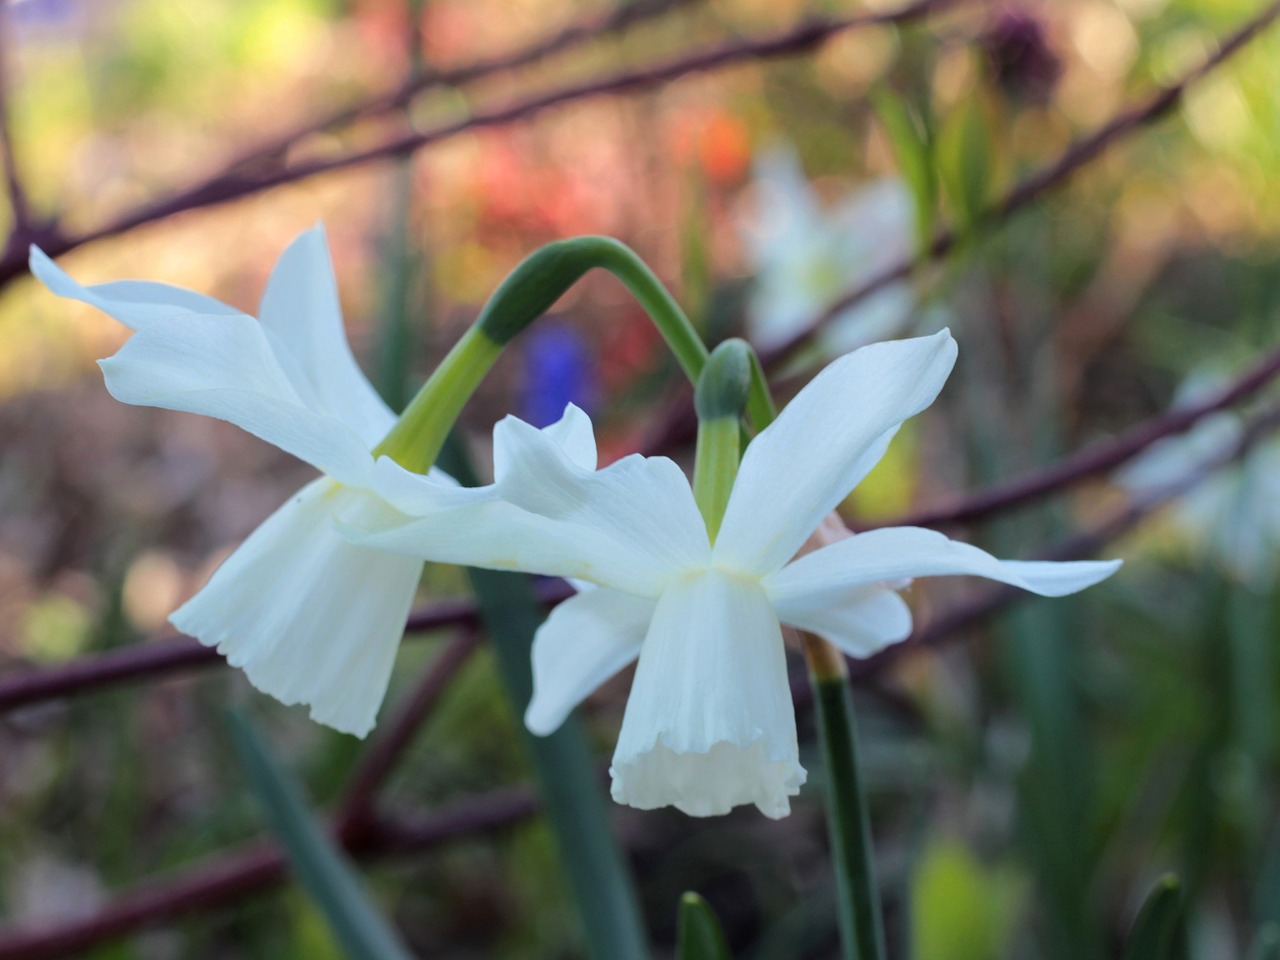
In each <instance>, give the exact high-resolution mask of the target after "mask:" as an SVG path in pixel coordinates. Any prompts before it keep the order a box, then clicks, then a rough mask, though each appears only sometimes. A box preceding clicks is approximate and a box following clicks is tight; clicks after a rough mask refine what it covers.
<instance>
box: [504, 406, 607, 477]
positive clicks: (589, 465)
mask: <svg viewBox="0 0 1280 960" xmlns="http://www.w3.org/2000/svg"><path fill="white" fill-rule="evenodd" d="M542 433H543V435H544V436H545V437H546V438H547V439H549V440H550V441H551V442H552V443H554V444H555V445H556V446H558V447H559V448H560V449H561V451H563V453H564V455H565V456H566V457H568V458H569V461H570V462H571V463H573V464H575V465H577V466H579V467H581V468H582V469H583V470H594V469H595V468H596V463H597V456H598V455H597V453H596V434H595V429H594V428H593V427H592V426H591V418H590V417H589V416H587V414H586V413H585V412H584V411H583V410H582V408H581V407H578V406H577V405H575V404H572V403H571V404H569V405H567V406H566V407H565V408H564V415H563V416H561V417H560V419H559V420H557V421H556V422H555V423H553V424H551V425H550V426H546V427H543V428H542ZM512 438H513V434H512V431H511V430H509V429H507V428H501V429H498V428H495V429H494V431H493V476H494V479H495V480H496V481H497V482H498V483H501V482H502V481H503V479H505V478H506V477H507V475H508V474H509V473H510V470H511V467H512V465H513V463H514V464H518V463H519V456H520V453H519V444H516V445H515V447H514V449H513V446H512V443H511V440H512Z"/></svg>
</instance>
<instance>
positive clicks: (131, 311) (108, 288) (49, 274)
mask: <svg viewBox="0 0 1280 960" xmlns="http://www.w3.org/2000/svg"><path fill="white" fill-rule="evenodd" d="M29 263H30V266H31V273H32V275H33V276H34V277H35V278H36V279H37V280H39V281H40V282H41V283H43V284H44V285H45V286H46V287H48V288H49V290H50V291H51V292H53V293H56V294H57V295H58V296H60V297H66V298H68V299H70V300H79V301H80V302H82V303H87V304H89V305H90V306H93V307H97V308H98V309H99V310H101V311H102V312H103V313H105V314H107V315H108V316H111V317H114V318H115V319H116V320H118V321H119V322H120V323H123V324H124V325H125V326H126V327H129V328H130V329H131V330H138V329H141V328H142V327H143V326H145V325H146V324H147V323H149V322H150V321H152V320H160V319H163V318H165V317H173V316H177V315H179V314H185V313H201V314H211V315H217V314H222V315H230V314H235V313H238V312H239V311H237V310H236V309H234V308H233V307H229V306H227V305H226V304H225V303H223V302H222V301H220V300H215V299H213V297H206V296H204V295H203V294H200V293H194V292H193V291H191V290H184V289H182V288H181V287H173V286H170V285H169V284H167V283H149V282H146V281H143V280H117V281H114V282H112V283H99V284H96V285H94V286H89V287H86V286H84V285H83V284H80V283H77V282H76V281H75V280H72V279H71V277H70V276H68V275H67V274H66V272H64V271H63V270H62V268H61V267H59V266H58V265H57V264H56V263H54V262H53V261H52V260H51V259H49V257H48V256H47V255H46V254H45V252H44V251H43V250H41V249H40V248H39V247H36V246H34V245H33V246H32V247H31V255H30V258H29Z"/></svg>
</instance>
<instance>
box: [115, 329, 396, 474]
mask: <svg viewBox="0 0 1280 960" xmlns="http://www.w3.org/2000/svg"><path fill="white" fill-rule="evenodd" d="M99 365H100V366H101V367H102V372H103V374H104V376H105V377H106V382H107V389H108V390H109V391H110V392H111V395H112V396H113V397H115V398H116V399H117V400H120V401H122V402H124V403H133V404H139V405H142V406H148V407H164V408H165V409H168V410H185V411H187V412H189V413H200V414H204V415H205V416H209V417H217V418H218V419H219V420H228V421H230V422H231V423H234V424H236V425H237V426H239V427H241V428H242V429H244V430H247V431H249V432H250V433H252V434H253V435H254V436H257V437H261V438H262V439H263V440H266V441H267V442H268V443H273V444H275V445H276V446H278V447H280V448H281V449H282V450H285V451H287V452H289V453H291V454H293V455H294V456H295V457H299V458H301V459H303V460H305V461H307V462H308V463H310V464H312V465H313V466H315V467H317V468H318V469H320V470H323V471H324V472H325V473H328V474H330V475H331V476H333V477H336V478H337V479H339V480H342V481H343V482H346V483H351V484H353V485H356V486H361V485H363V484H365V483H366V482H367V481H368V475H369V472H370V470H371V469H372V466H373V457H372V456H371V455H370V453H369V448H368V446H367V445H366V444H365V443H364V441H363V440H362V439H361V438H360V437H359V436H358V435H357V434H356V433H355V431H353V430H352V429H351V428H350V427H349V426H347V425H346V424H345V423H343V422H341V421H339V420H335V419H333V418H332V417H327V416H324V415H322V414H320V413H317V412H315V411H313V410H311V409H310V408H309V407H307V406H306V404H305V403H303V401H302V399H301V398H300V397H299V396H298V394H297V393H296V391H295V390H294V389H293V387H292V385H291V384H290V382H289V380H288V378H287V377H286V376H285V374H284V371H283V370H281V369H280V365H279V364H278V363H277V362H276V358H275V355H274V354H273V353H272V352H271V349H270V347H269V346H268V344H267V340H266V336H265V334H264V333H263V331H262V328H261V326H259V324H258V322H257V321H256V320H254V319H253V318H252V317H248V316H245V315H244V314H236V315H227V316H214V317H210V316H203V315H197V314H188V315H186V316H182V317H169V318H165V319H159V320H153V321H151V322H149V323H148V324H147V325H146V326H145V327H144V328H143V329H141V330H139V331H138V332H137V333H136V334H134V335H133V336H132V337H130V338H129V340H128V341H127V342H126V343H125V345H124V346H123V347H121V348H120V350H119V351H118V352H117V353H116V355H115V356H113V357H110V358H108V359H106V360H103V361H101V362H100V364H99Z"/></svg>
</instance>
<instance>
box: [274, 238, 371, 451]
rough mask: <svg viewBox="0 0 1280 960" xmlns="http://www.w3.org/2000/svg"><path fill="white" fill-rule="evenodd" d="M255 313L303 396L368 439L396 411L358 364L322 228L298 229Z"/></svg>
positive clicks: (278, 356) (366, 442) (369, 440)
mask: <svg viewBox="0 0 1280 960" xmlns="http://www.w3.org/2000/svg"><path fill="white" fill-rule="evenodd" d="M258 319H259V320H260V321H261V323H262V326H263V329H264V330H266V332H267V337H268V339H269V341H270V343H271V347H272V350H273V351H274V352H275V355H276V359H277V360H278V361H279V362H280V367H281V369H283V370H284V372H285V374H286V375H287V376H288V378H289V382H290V383H292V384H293V387H294V389H295V390H296V391H297V392H298V396H300V397H301V398H302V401H303V403H305V404H306V405H307V406H309V407H311V409H313V410H315V411H316V412H317V413H323V414H325V415H327V416H330V417H333V418H334V419H335V420H341V421H342V422H344V423H346V424H347V425H348V426H350V427H351V428H352V429H353V430H355V432H356V433H357V434H359V436H360V437H361V439H362V440H364V442H365V444H366V445H368V446H370V447H372V446H374V445H375V444H376V443H377V442H378V441H379V440H381V439H382V438H383V437H384V436H385V435H386V433H387V431H388V430H390V429H391V425H392V424H393V423H394V422H395V414H393V413H392V412H391V410H390V409H389V408H388V407H387V405H386V404H385V403H383V402H382V399H381V398H380V397H379V396H378V394H377V392H376V391H375V390H374V389H373V386H372V384H370V383H369V381H368V379H366V378H365V375H364V374H363V373H361V372H360V367H359V365H358V364H357V363H356V358H355V357H354V356H353V355H352V353H351V347H350V346H349V345H348V343H347V334H346V330H345V329H344V327H343V323H342V307H341V305H340V303H339V301H338V285H337V281H336V280H335V279H334V276H333V264H332V263H331V261H330V259H329V247H328V244H327V242H326V240H325V233H324V228H323V227H322V226H316V227H314V228H312V229H311V230H308V231H306V232H305V233H303V234H301V235H300V236H298V238H297V239H295V240H294V241H293V242H292V243H291V244H289V246H288V247H286V248H285V251H284V253H282V254H281V255H280V259H279V260H277V261H276V265H275V269H273V270H272V271H271V278H270V279H269V280H268V281H267V288H266V290H265V291H264V292H263V294H262V303H261V305H260V307H259V309H258Z"/></svg>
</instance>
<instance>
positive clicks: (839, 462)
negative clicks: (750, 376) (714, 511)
mask: <svg viewBox="0 0 1280 960" xmlns="http://www.w3.org/2000/svg"><path fill="white" fill-rule="evenodd" d="M955 358H956V343H955V341H954V340H953V339H951V334H950V333H949V332H948V331H946V330H944V331H942V332H941V333H938V334H935V335H934V336H932V337H918V338H916V339H913V340H894V341H889V342H887V343H876V344H872V345H871V346H869V347H863V348H862V349H861V350H856V351H854V352H853V353H851V354H848V355H847V356H844V357H841V358H840V359H839V360H836V361H835V362H834V363H832V364H830V365H829V366H827V368H826V369H825V370H823V371H822V372H821V373H819V374H818V375H817V376H816V377H814V378H813V380H812V381H811V382H810V383H809V384H808V385H807V386H805V388H804V389H803V390H801V391H800V393H799V394H797V395H796V397H795V399H793V400H792V401H791V402H790V403H789V404H787V406H786V408H785V409H784V410H783V411H782V413H781V414H780V415H779V416H778V419H777V420H776V421H774V422H773V423H772V424H771V425H770V426H769V427H767V428H766V429H765V430H763V431H761V433H760V435H759V436H757V437H756V438H755V439H754V440H753V441H751V444H750V446H748V447H747V451H746V454H745V455H744V456H743V458H742V467H741V469H740V470H739V472H738V478H737V481H736V482H735V483H734V487H733V493H732V494H731V495H730V497H729V505H728V507H727V508H726V510H725V516H724V521H723V522H722V524H721V526H720V534H719V536H718V537H717V538H716V545H715V556H716V560H717V562H718V563H721V564H723V565H724V566H725V567H729V568H733V569H736V570H739V571H742V572H745V573H755V574H760V575H763V574H767V573H770V572H772V571H774V570H777V569H778V568H779V567H781V566H782V565H783V564H784V563H786V562H787V561H788V560H789V559H790V558H791V557H792V556H793V555H794V554H795V552H796V550H798V549H799V548H800V545H801V544H803V543H804V541H805V540H806V539H807V538H808V537H809V535H810V534H811V533H813V531H814V530H815V529H816V528H817V526H818V523H819V522H820V521H821V520H822V518H823V517H824V516H826V515H827V514H828V513H830V512H831V511H832V510H833V509H835V507H836V505H837V504H838V503H839V502H840V501H841V500H843V499H844V498H845V497H846V496H848V494H849V491H850V490H852V489H853V488H854V487H855V486H857V484H858V482H859V481H860V480H861V479H862V478H863V477H864V476H866V474H867V473H868V471H870V469H871V468H872V467H873V466H875V460H876V459H878V457H879V455H880V454H882V453H883V452H884V448H885V447H886V446H887V445H888V441H889V438H891V437H892V431H894V430H896V429H897V428H898V426H899V424H901V423H902V421H903V420H906V419H907V418H908V417H911V416H913V415H915V414H917V413H919V412H920V411H921V410H923V409H924V408H925V407H927V406H928V405H929V404H930V403H932V402H933V398H934V397H935V396H937V394H938V391H939V390H941V389H942V384H943V383H944V382H945V381H946V379H947V375H948V374H949V373H950V372H951V367H952V366H953V365H954V363H955Z"/></svg>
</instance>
